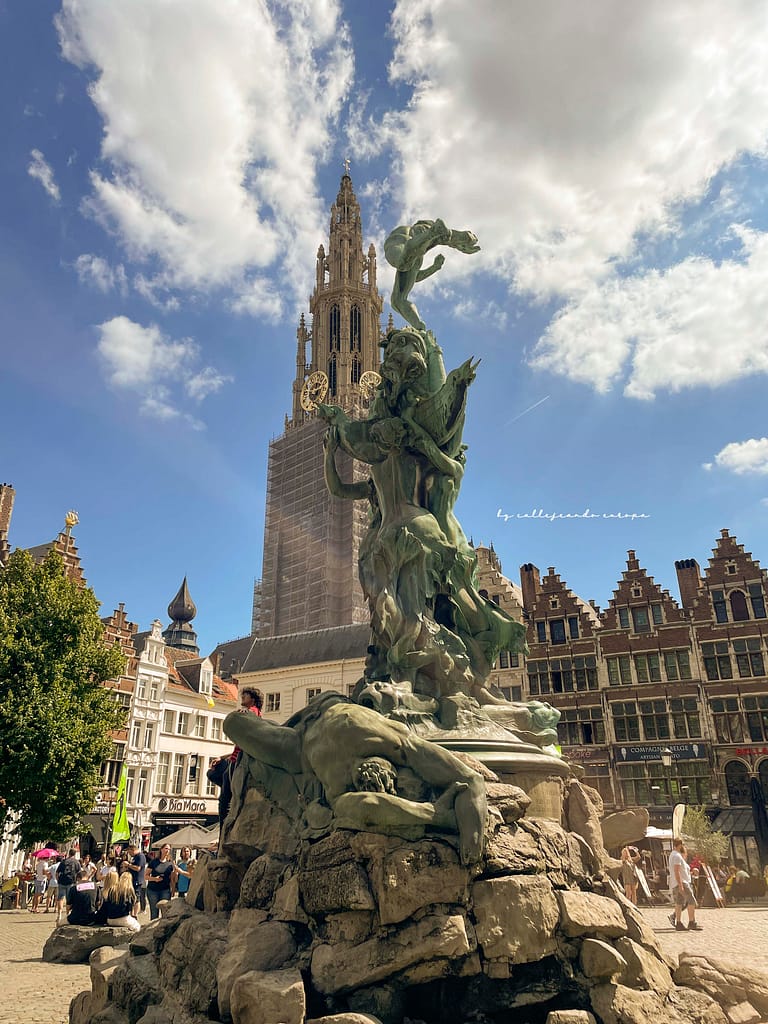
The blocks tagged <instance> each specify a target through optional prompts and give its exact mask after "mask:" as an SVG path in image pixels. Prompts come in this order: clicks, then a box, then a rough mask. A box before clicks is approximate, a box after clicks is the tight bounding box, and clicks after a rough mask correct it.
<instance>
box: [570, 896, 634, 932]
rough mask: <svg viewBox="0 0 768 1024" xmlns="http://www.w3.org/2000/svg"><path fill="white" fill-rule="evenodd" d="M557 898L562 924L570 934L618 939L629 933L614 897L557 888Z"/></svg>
mask: <svg viewBox="0 0 768 1024" xmlns="http://www.w3.org/2000/svg"><path fill="white" fill-rule="evenodd" d="M557 900H558V902H559V904H560V915H561V923H560V927H561V929H562V931H563V933H564V934H565V935H567V936H568V937H569V938H579V937H581V936H589V937H591V938H608V939H617V938H619V937H620V936H621V935H626V933H627V924H626V921H625V919H624V915H623V914H622V912H621V908H620V907H618V906H617V904H616V903H615V901H614V900H611V899H608V898H607V897H605V896H598V895H596V894H595V893H590V892H574V891H572V890H568V889H566V890H565V891H563V892H558V893H557Z"/></svg>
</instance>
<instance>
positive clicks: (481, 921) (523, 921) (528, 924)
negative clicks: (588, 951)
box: [472, 875, 560, 963]
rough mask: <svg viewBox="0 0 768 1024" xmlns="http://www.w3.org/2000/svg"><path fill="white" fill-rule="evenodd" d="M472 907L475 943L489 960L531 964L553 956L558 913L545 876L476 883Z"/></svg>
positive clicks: (499, 879)
mask: <svg viewBox="0 0 768 1024" xmlns="http://www.w3.org/2000/svg"><path fill="white" fill-rule="evenodd" d="M472 903H473V907H474V916H475V921H476V930H477V941H478V942H479V944H480V947H481V949H482V953H483V956H484V957H485V958H486V959H488V960H495V959H498V958H500V957H504V958H506V959H508V960H509V961H511V962H512V963H532V962H534V961H536V960H541V959H542V958H543V957H545V956H549V955H550V954H551V953H554V951H555V949H556V948H557V941H556V938H555V929H556V928H557V925H558V922H559V920H560V912H559V909H558V905H557V900H556V899H555V895H554V892H553V890H552V885H551V883H550V882H549V880H548V879H547V878H546V876H541V875H521V876H510V877H507V878H493V879H488V880H487V881H479V882H475V884H474V886H473V887H472Z"/></svg>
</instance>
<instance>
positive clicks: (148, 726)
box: [144, 722, 155, 750]
mask: <svg viewBox="0 0 768 1024" xmlns="http://www.w3.org/2000/svg"><path fill="white" fill-rule="evenodd" d="M154 743H155V723H154V722H146V723H145V725H144V749H145V750H151V749H152V747H153V746H154Z"/></svg>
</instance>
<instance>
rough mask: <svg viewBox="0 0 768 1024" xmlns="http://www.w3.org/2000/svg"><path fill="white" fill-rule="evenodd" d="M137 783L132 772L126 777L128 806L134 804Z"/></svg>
mask: <svg viewBox="0 0 768 1024" xmlns="http://www.w3.org/2000/svg"><path fill="white" fill-rule="evenodd" d="M135 783H136V779H135V777H134V773H133V772H132V771H130V772H128V774H127V775H126V777H125V802H126V803H127V804H132V803H133V790H134V786H135Z"/></svg>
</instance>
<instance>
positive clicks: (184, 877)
mask: <svg viewBox="0 0 768 1024" xmlns="http://www.w3.org/2000/svg"><path fill="white" fill-rule="evenodd" d="M194 866H195V862H194V861H193V860H192V851H191V850H190V848H189V847H188V846H185V847H184V848H183V849H182V851H181V858H180V859H179V860H178V861H176V874H177V878H176V895H177V896H181V898H182V899H184V898H185V897H186V895H187V893H188V892H189V883H190V881H191V880H192V871H193V869H194Z"/></svg>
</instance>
